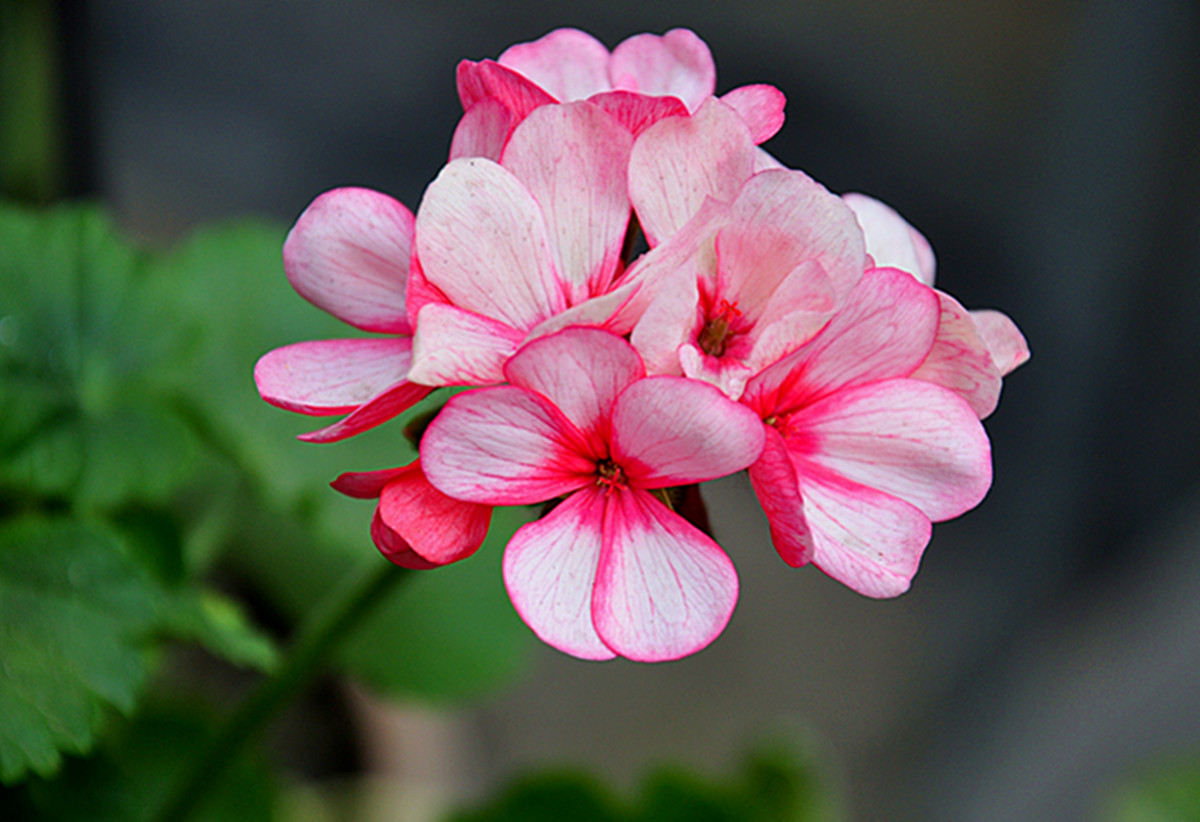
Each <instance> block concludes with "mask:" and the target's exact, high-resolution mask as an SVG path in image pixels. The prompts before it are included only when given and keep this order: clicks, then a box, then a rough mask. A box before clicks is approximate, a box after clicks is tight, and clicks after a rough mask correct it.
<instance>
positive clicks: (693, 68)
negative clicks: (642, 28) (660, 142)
mask: <svg viewBox="0 0 1200 822" xmlns="http://www.w3.org/2000/svg"><path fill="white" fill-rule="evenodd" d="M609 77H610V78H611V80H612V87H613V88H616V89H626V90H628V91H636V92H638V93H640V94H648V95H650V96H653V97H660V96H669V97H678V98H679V99H680V100H682V101H683V102H684V103H686V104H687V107H688V111H695V110H696V109H697V108H698V107H699V106H700V104H701V103H703V102H704V101H705V100H706V99H707V98H709V97H711V96H712V93H713V91H714V90H715V89H716V87H717V67H716V65H715V64H714V63H713V59H712V52H710V51H709V50H708V46H706V45H705V44H704V41H703V40H701V39H700V38H699V37H697V36H696V35H695V33H694V32H691V31H689V30H687V29H671V30H670V31H668V32H667V33H666V34H664V35H662V36H661V37H659V36H658V35H655V34H635V35H634V36H633V37H630V38H629V39H627V40H625V41H624V42H622V43H620V44H618V45H617V47H616V48H615V49H613V53H612V59H611V60H610V61H609Z"/></svg>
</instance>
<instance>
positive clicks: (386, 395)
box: [296, 380, 433, 442]
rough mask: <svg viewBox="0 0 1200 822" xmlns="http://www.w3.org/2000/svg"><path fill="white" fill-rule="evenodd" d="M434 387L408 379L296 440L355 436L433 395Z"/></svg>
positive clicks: (317, 440) (316, 440) (315, 440)
mask: <svg viewBox="0 0 1200 822" xmlns="http://www.w3.org/2000/svg"><path fill="white" fill-rule="evenodd" d="M432 390H433V389H432V388H430V387H429V386H427V385H417V384H416V383H413V382H409V381H408V380H405V381H403V382H398V383H396V384H395V385H393V386H391V387H390V388H387V389H384V390H383V391H381V392H380V393H379V394H377V395H375V396H374V397H372V398H371V399H369V400H367V401H366V402H364V403H363V404H362V405H360V406H359V407H358V409H357V410H355V411H354V412H353V413H352V414H350V415H349V416H348V417H343V418H342V419H340V420H338V421H337V422H335V423H334V424H333V425H327V426H325V427H324V428H320V429H318V430H316V431H309V432H308V433H307V434H301V435H299V436H298V437H297V438H296V439H299V440H304V442H337V441H338V440H344V439H346V438H347V437H353V436H354V435H355V434H361V433H362V432H363V431H366V430H367V429H369V428H374V427H375V426H377V425H380V424H381V423H385V422H387V421H388V420H390V419H391V418H392V417H395V416H396V415H397V414H400V413H403V412H404V411H407V410H408V409H409V408H412V407H413V406H414V405H416V404H417V403H419V402H420V401H421V400H423V399H425V398H426V397H427V396H429V392H430V391H432Z"/></svg>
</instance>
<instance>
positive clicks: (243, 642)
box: [163, 589, 279, 673]
mask: <svg viewBox="0 0 1200 822" xmlns="http://www.w3.org/2000/svg"><path fill="white" fill-rule="evenodd" d="M163 616H164V626H163V627H164V629H165V630H166V631H167V632H168V633H170V634H171V635H172V636H175V637H177V638H179V639H191V640H194V641H195V642H198V643H199V644H201V645H203V646H204V647H205V648H206V649H207V650H208V651H209V652H210V653H212V654H214V655H216V656H219V657H221V658H222V659H224V660H226V661H227V662H232V663H233V664H235V665H241V666H243V667H247V668H255V669H257V670H260V671H265V672H267V673H270V672H271V671H273V670H274V669H275V667H276V666H277V665H278V664H279V649H278V647H277V646H276V645H275V642H274V640H272V639H271V638H270V637H269V636H267V635H266V634H264V633H263V632H262V631H260V630H258V628H256V627H255V626H254V624H253V623H251V622H250V620H249V618H248V617H247V616H246V612H245V611H244V610H243V609H242V606H241V605H240V604H239V603H238V602H237V601H236V600H233V599H230V598H229V597H227V596H225V595H224V594H221V593H219V592H217V591H212V590H204V589H196V590H188V591H185V592H182V593H180V594H178V595H176V596H175V597H173V598H171V599H170V600H169V602H168V603H167V607H166V608H165V609H164V612H163Z"/></svg>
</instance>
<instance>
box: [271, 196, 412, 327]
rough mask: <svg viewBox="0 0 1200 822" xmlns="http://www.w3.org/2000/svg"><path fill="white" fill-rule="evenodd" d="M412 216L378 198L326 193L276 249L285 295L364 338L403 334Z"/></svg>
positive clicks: (406, 325)
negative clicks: (291, 293) (289, 291)
mask: <svg viewBox="0 0 1200 822" xmlns="http://www.w3.org/2000/svg"><path fill="white" fill-rule="evenodd" d="M412 236H413V216H412V212H410V211H409V210H408V209H407V208H405V207H404V206H403V205H401V204H400V203H399V202H397V201H396V200H393V199H392V198H391V197H389V196H387V195H386V194H381V193H379V192H378V191H371V190H370V189H365V188H336V189H334V190H332V191H327V192H325V193H324V194H322V195H321V196H319V197H317V199H315V200H313V202H312V204H311V205H309V207H308V208H306V209H305V210H304V213H303V214H301V215H300V218H299V219H298V220H296V224H295V225H294V226H292V230H291V231H290V232H289V233H288V236H287V240H286V241H285V242H284V244H283V268H284V271H285V272H286V273H287V278H288V280H289V281H290V282H291V284H292V287H293V288H295V289H296V291H297V293H299V294H300V296H301V297H303V298H304V299H306V300H308V301H309V302H310V303H312V304H313V305H315V306H317V307H318V308H321V309H324V310H325V311H328V312H329V313H330V314H332V315H333V316H335V317H337V318H338V319H340V320H343V321H345V322H347V323H349V324H350V325H353V326H355V327H356V328H361V329H363V330H364V331H376V332H381V333H390V334H408V333H411V329H410V328H409V326H408V315H407V314H406V313H405V306H404V299H405V292H404V289H405V284H406V283H407V280H408V262H409V255H410V250H411V248H412Z"/></svg>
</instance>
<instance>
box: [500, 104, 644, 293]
mask: <svg viewBox="0 0 1200 822" xmlns="http://www.w3.org/2000/svg"><path fill="white" fill-rule="evenodd" d="M632 145H633V137H632V136H631V135H630V134H629V131H628V130H627V129H625V128H624V127H623V126H622V125H621V124H620V123H618V122H617V121H616V120H614V119H613V118H612V117H610V116H609V115H607V114H605V113H604V112H603V111H602V110H601V109H600V108H598V107H596V106H593V105H592V104H591V103H586V102H579V103H570V104H567V105H558V106H542V107H541V108H539V109H537V110H536V111H533V112H531V113H530V115H529V116H528V117H527V118H525V120H524V122H522V123H521V124H520V125H519V126H517V127H516V129H515V130H514V131H513V133H512V137H511V138H509V141H508V145H507V146H506V147H505V149H504V155H503V157H502V158H501V160H500V164H501V165H502V166H503V167H504V168H506V169H508V170H509V171H511V172H512V173H513V174H514V175H515V176H516V178H517V179H518V180H520V181H521V183H522V184H524V185H525V187H526V188H527V189H528V190H529V192H530V194H532V195H533V197H534V199H536V200H537V202H538V204H539V205H540V206H541V212H542V216H543V218H544V219H545V222H546V229H547V231H548V232H549V238H550V250H551V252H552V254H553V257H554V264H555V268H556V269H557V271H558V275H559V278H560V279H561V280H562V282H563V286H564V288H565V289H566V292H567V302H568V303H569V304H572V305H573V304H575V303H579V302H582V301H583V300H585V299H587V298H588V297H591V296H595V295H597V294H602V293H604V292H605V291H607V290H608V286H609V285H611V283H612V280H613V274H614V273H615V272H616V270H617V266H618V264H619V261H620V258H621V246H622V243H623V242H624V240H625V233H626V230H627V229H628V227H629V214H630V206H629V194H628V192H627V190H626V172H627V169H628V167H629V151H630V149H631V148H632Z"/></svg>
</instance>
